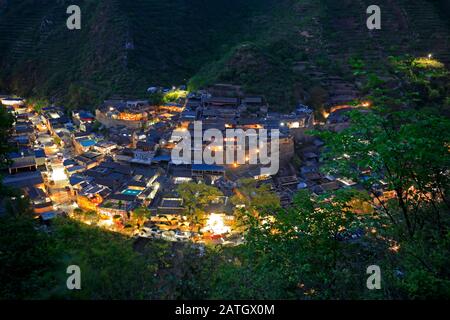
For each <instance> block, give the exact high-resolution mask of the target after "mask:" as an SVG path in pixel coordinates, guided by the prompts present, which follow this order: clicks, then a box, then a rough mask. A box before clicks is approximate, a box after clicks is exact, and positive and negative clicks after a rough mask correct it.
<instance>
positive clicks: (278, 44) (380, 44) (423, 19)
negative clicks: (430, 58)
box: [0, 0, 450, 110]
mask: <svg viewBox="0 0 450 320" xmlns="http://www.w3.org/2000/svg"><path fill="white" fill-rule="evenodd" d="M69 4H78V5H80V7H81V10H82V29H81V30H79V31H69V30H68V29H67V28H66V23H65V22H66V18H67V16H68V15H67V14H66V8H67V6H68V5H69ZM370 4H372V3H371V2H370V1H367V0H359V1H350V0H344V1H331V0H320V1H312V0H277V1H275V0H245V1H243V0H227V1H225V0H214V1H206V0H194V1H187V0H173V1H164V2H163V1H158V0H136V1H125V0H110V1H104V0H103V1H71V2H70V3H69V2H68V1H50V0H40V1H36V0H25V1H23V0H21V1H18V0H12V1H0V68H1V69H0V70H1V71H0V91H6V92H16V93H18V94H22V95H24V96H29V97H30V96H33V97H38V98H39V97H46V98H48V97H52V99H53V100H56V101H61V102H64V103H65V104H67V105H68V106H70V107H81V106H89V105H93V104H95V103H96V102H98V101H99V100H101V99H103V98H105V97H108V96H112V95H121V96H128V95H134V96H136V95H137V96H144V95H145V90H146V88H148V87H149V86H152V85H164V86H171V85H180V84H186V83H188V84H189V86H190V87H191V88H198V87H200V86H204V85H207V84H210V83H213V82H233V83H236V84H242V85H243V86H244V88H245V89H246V91H248V92H249V93H258V94H264V95H266V96H267V98H268V101H269V102H270V104H271V106H272V108H273V109H278V110H287V109H290V108H292V107H293V105H294V104H295V103H297V102H298V101H299V100H301V101H304V102H308V103H310V104H311V105H313V106H314V107H318V106H319V105H320V104H323V102H322V101H321V100H324V99H325V100H326V99H329V98H330V97H329V95H330V92H335V91H336V90H337V91H339V90H342V88H343V87H345V88H346V90H347V89H348V90H350V92H356V91H357V87H355V79H354V77H353V76H352V74H351V72H350V68H349V67H350V66H349V59H351V58H358V59H363V60H365V61H367V62H368V63H369V65H370V66H372V67H373V68H375V69H380V66H381V65H382V64H383V62H384V61H385V59H386V57H388V56H389V55H403V54H410V55H426V54H428V53H429V52H432V53H433V54H434V55H435V56H436V57H437V58H438V59H439V60H441V61H443V62H444V63H446V64H448V62H449V61H450V56H449V52H450V50H449V24H448V23H447V21H448V1H427V0H413V1H411V0H410V1H406V0H401V1H392V0H380V1H378V5H379V6H380V7H381V9H382V29H381V30H378V31H369V30H368V29H367V28H366V23H365V22H366V17H367V15H366V13H365V11H366V8H367V6H368V5H370ZM337 98H339V97H337Z"/></svg>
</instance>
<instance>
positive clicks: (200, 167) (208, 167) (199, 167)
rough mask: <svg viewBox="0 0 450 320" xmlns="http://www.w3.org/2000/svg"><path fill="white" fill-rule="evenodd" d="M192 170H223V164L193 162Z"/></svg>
mask: <svg viewBox="0 0 450 320" xmlns="http://www.w3.org/2000/svg"><path fill="white" fill-rule="evenodd" d="M192 170H193V171H221V172H225V168H224V167H223V166H217V165H213V164H193V165H192Z"/></svg>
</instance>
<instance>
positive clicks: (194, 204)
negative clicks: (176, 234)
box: [177, 182, 223, 222]
mask: <svg viewBox="0 0 450 320" xmlns="http://www.w3.org/2000/svg"><path fill="white" fill-rule="evenodd" d="M177 193H178V194H179V195H180V197H181V198H182V199H183V205H184V206H185V208H186V209H187V213H188V217H189V219H190V220H191V221H194V220H196V221H197V222H198V221H199V220H202V218H203V217H202V216H203V213H204V210H205V208H206V206H207V205H208V204H210V203H211V202H212V201H214V200H215V199H217V198H218V197H220V196H223V193H222V192H221V191H220V190H219V189H217V188H216V187H213V186H208V185H206V184H203V183H192V182H189V183H182V184H180V185H179V186H178V187H177Z"/></svg>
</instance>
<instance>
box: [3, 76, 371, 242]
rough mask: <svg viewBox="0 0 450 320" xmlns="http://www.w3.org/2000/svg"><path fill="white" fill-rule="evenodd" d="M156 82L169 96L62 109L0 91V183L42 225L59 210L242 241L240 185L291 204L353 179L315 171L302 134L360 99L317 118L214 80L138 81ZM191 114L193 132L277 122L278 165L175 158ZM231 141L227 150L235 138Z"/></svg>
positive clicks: (337, 118) (171, 235)
mask: <svg viewBox="0 0 450 320" xmlns="http://www.w3.org/2000/svg"><path fill="white" fill-rule="evenodd" d="M159 91H161V92H162V93H163V94H165V95H171V96H174V97H175V99H173V101H169V102H166V103H161V104H158V105H155V104H152V103H150V102H149V101H148V100H140V99H139V100H131V99H120V98H119V99H111V100H106V101H104V103H103V104H101V105H99V106H97V107H96V109H95V112H92V111H90V110H74V111H71V112H70V114H68V113H67V111H66V110H65V109H64V107H62V106H56V105H51V106H47V107H44V108H42V109H41V110H39V111H37V110H35V109H34V106H33V105H31V104H29V103H27V101H26V100H25V99H22V98H17V97H11V96H9V95H2V96H0V98H1V103H2V105H3V106H4V107H5V108H7V109H8V110H9V111H10V112H11V113H13V114H14V116H15V119H16V120H15V123H14V128H13V133H12V136H11V139H10V141H9V144H10V145H11V146H13V147H14V149H15V150H16V151H15V152H12V153H11V154H10V155H9V158H10V160H11V161H10V164H9V165H8V168H7V170H6V171H5V172H4V173H3V184H4V185H5V186H6V187H11V188H18V189H21V190H22V191H23V194H24V195H25V196H27V197H28V198H29V200H30V202H31V205H32V207H33V211H34V214H35V216H36V218H37V219H40V220H41V222H42V223H43V224H49V223H51V221H52V219H54V218H56V217H57V216H65V217H69V218H72V219H76V220H79V221H81V222H83V223H86V224H89V225H96V226H99V227H101V228H105V229H107V230H110V231H114V232H120V233H123V234H126V235H129V236H134V237H145V238H160V239H164V240H168V241H193V242H199V243H214V244H224V245H227V244H229V245H237V244H239V243H241V242H242V241H244V239H243V237H242V233H241V231H242V230H241V228H240V226H239V221H238V220H239V219H237V211H239V210H241V209H242V208H245V206H246V202H245V201H242V202H239V201H236V200H235V199H236V198H239V197H241V198H245V197H246V195H245V193H243V192H241V191H240V187H241V186H242V185H243V184H247V185H249V181H250V182H251V183H250V184H251V185H252V186H254V188H255V189H254V190H255V192H257V191H256V190H258V188H260V187H261V186H264V190H269V191H270V192H271V193H273V194H275V195H276V197H277V199H278V200H279V204H280V205H281V206H282V207H288V206H290V205H291V203H292V201H293V197H294V195H295V193H296V192H297V191H298V190H305V189H307V190H309V191H311V193H312V194H313V195H320V194H323V193H325V192H328V191H334V190H338V189H340V188H346V187H350V186H354V185H355V183H354V182H352V181H348V180H346V179H341V178H339V177H333V176H329V175H324V174H323V173H321V171H320V155H321V150H322V148H324V143H323V141H321V140H320V139H319V138H317V137H314V136H312V135H310V134H308V131H309V130H311V129H314V128H318V127H319V128H327V129H330V130H335V131H339V130H342V129H343V128H345V127H346V125H347V124H348V123H347V122H348V120H349V119H348V116H346V113H347V111H348V110H351V109H354V108H360V109H361V110H362V111H363V112H364V110H367V108H368V107H369V104H368V103H367V102H365V103H361V105H356V106H355V105H354V104H353V105H351V104H350V102H351V101H348V104H340V105H335V106H332V108H331V110H332V111H331V113H330V114H329V115H328V117H327V119H326V120H325V121H322V122H319V121H316V120H315V116H314V112H313V110H312V109H311V108H309V107H308V106H305V105H303V104H299V105H298V106H297V107H296V108H295V111H293V112H291V113H288V114H282V113H277V112H272V111H271V108H270V106H269V105H268V104H267V102H266V100H265V98H264V96H255V95H246V94H245V93H244V92H243V90H242V88H241V87H239V86H236V85H229V84H216V85H213V86H211V87H209V88H207V89H205V90H200V91H197V92H187V91H185V88H184V87H181V88H175V87H174V88H172V89H165V90H164V89H162V88H157V87H151V88H149V92H152V93H156V92H159ZM199 121H200V122H201V123H202V130H204V131H205V130H208V129H216V130H219V131H220V132H223V133H225V131H226V130H227V129H231V128H232V129H242V130H244V131H245V130H250V129H252V130H256V131H258V130H262V129H265V130H278V131H279V170H278V171H277V172H276V174H273V175H270V174H261V172H262V171H261V168H262V166H263V164H255V163H251V162H250V161H248V163H245V164H242V163H236V162H233V163H226V162H224V163H225V164H222V163H221V164H206V163H194V162H193V163H189V164H186V163H182V164H179V163H175V162H174V161H173V159H172V157H171V155H172V151H173V149H174V148H176V146H177V144H178V143H179V142H180V141H181V137H182V136H183V133H186V132H193V130H194V123H195V122H199ZM224 136H225V134H224ZM227 139H229V138H227ZM232 144H234V145H235V147H236V152H238V150H239V149H240V146H239V142H238V141H233V142H232ZM241 147H242V146H241ZM206 148H211V146H210V143H208V142H203V144H202V146H201V147H200V148H198V146H197V148H196V147H195V146H194V147H193V148H192V159H194V158H195V157H196V155H197V154H198V153H201V152H203V151H204V150H205V149H206ZM245 148H246V147H245V146H244V149H245ZM200 149H201V150H200ZM241 151H242V152H244V154H245V155H246V157H245V159H247V160H248V155H249V154H250V153H251V152H255V150H250V149H249V148H248V146H247V148H246V149H245V150H241ZM258 151H259V150H258ZM258 151H257V152H258ZM199 186H200V187H199ZM202 188H203V189H202ZM199 217H200V218H199Z"/></svg>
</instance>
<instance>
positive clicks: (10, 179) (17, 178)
mask: <svg viewBox="0 0 450 320" xmlns="http://www.w3.org/2000/svg"><path fill="white" fill-rule="evenodd" d="M41 183H44V179H43V178H42V175H41V172H40V171H31V172H24V173H18V174H14V175H9V176H5V177H4V178H3V184H4V185H5V186H8V187H13V188H25V187H31V186H35V185H37V184H41Z"/></svg>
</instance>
